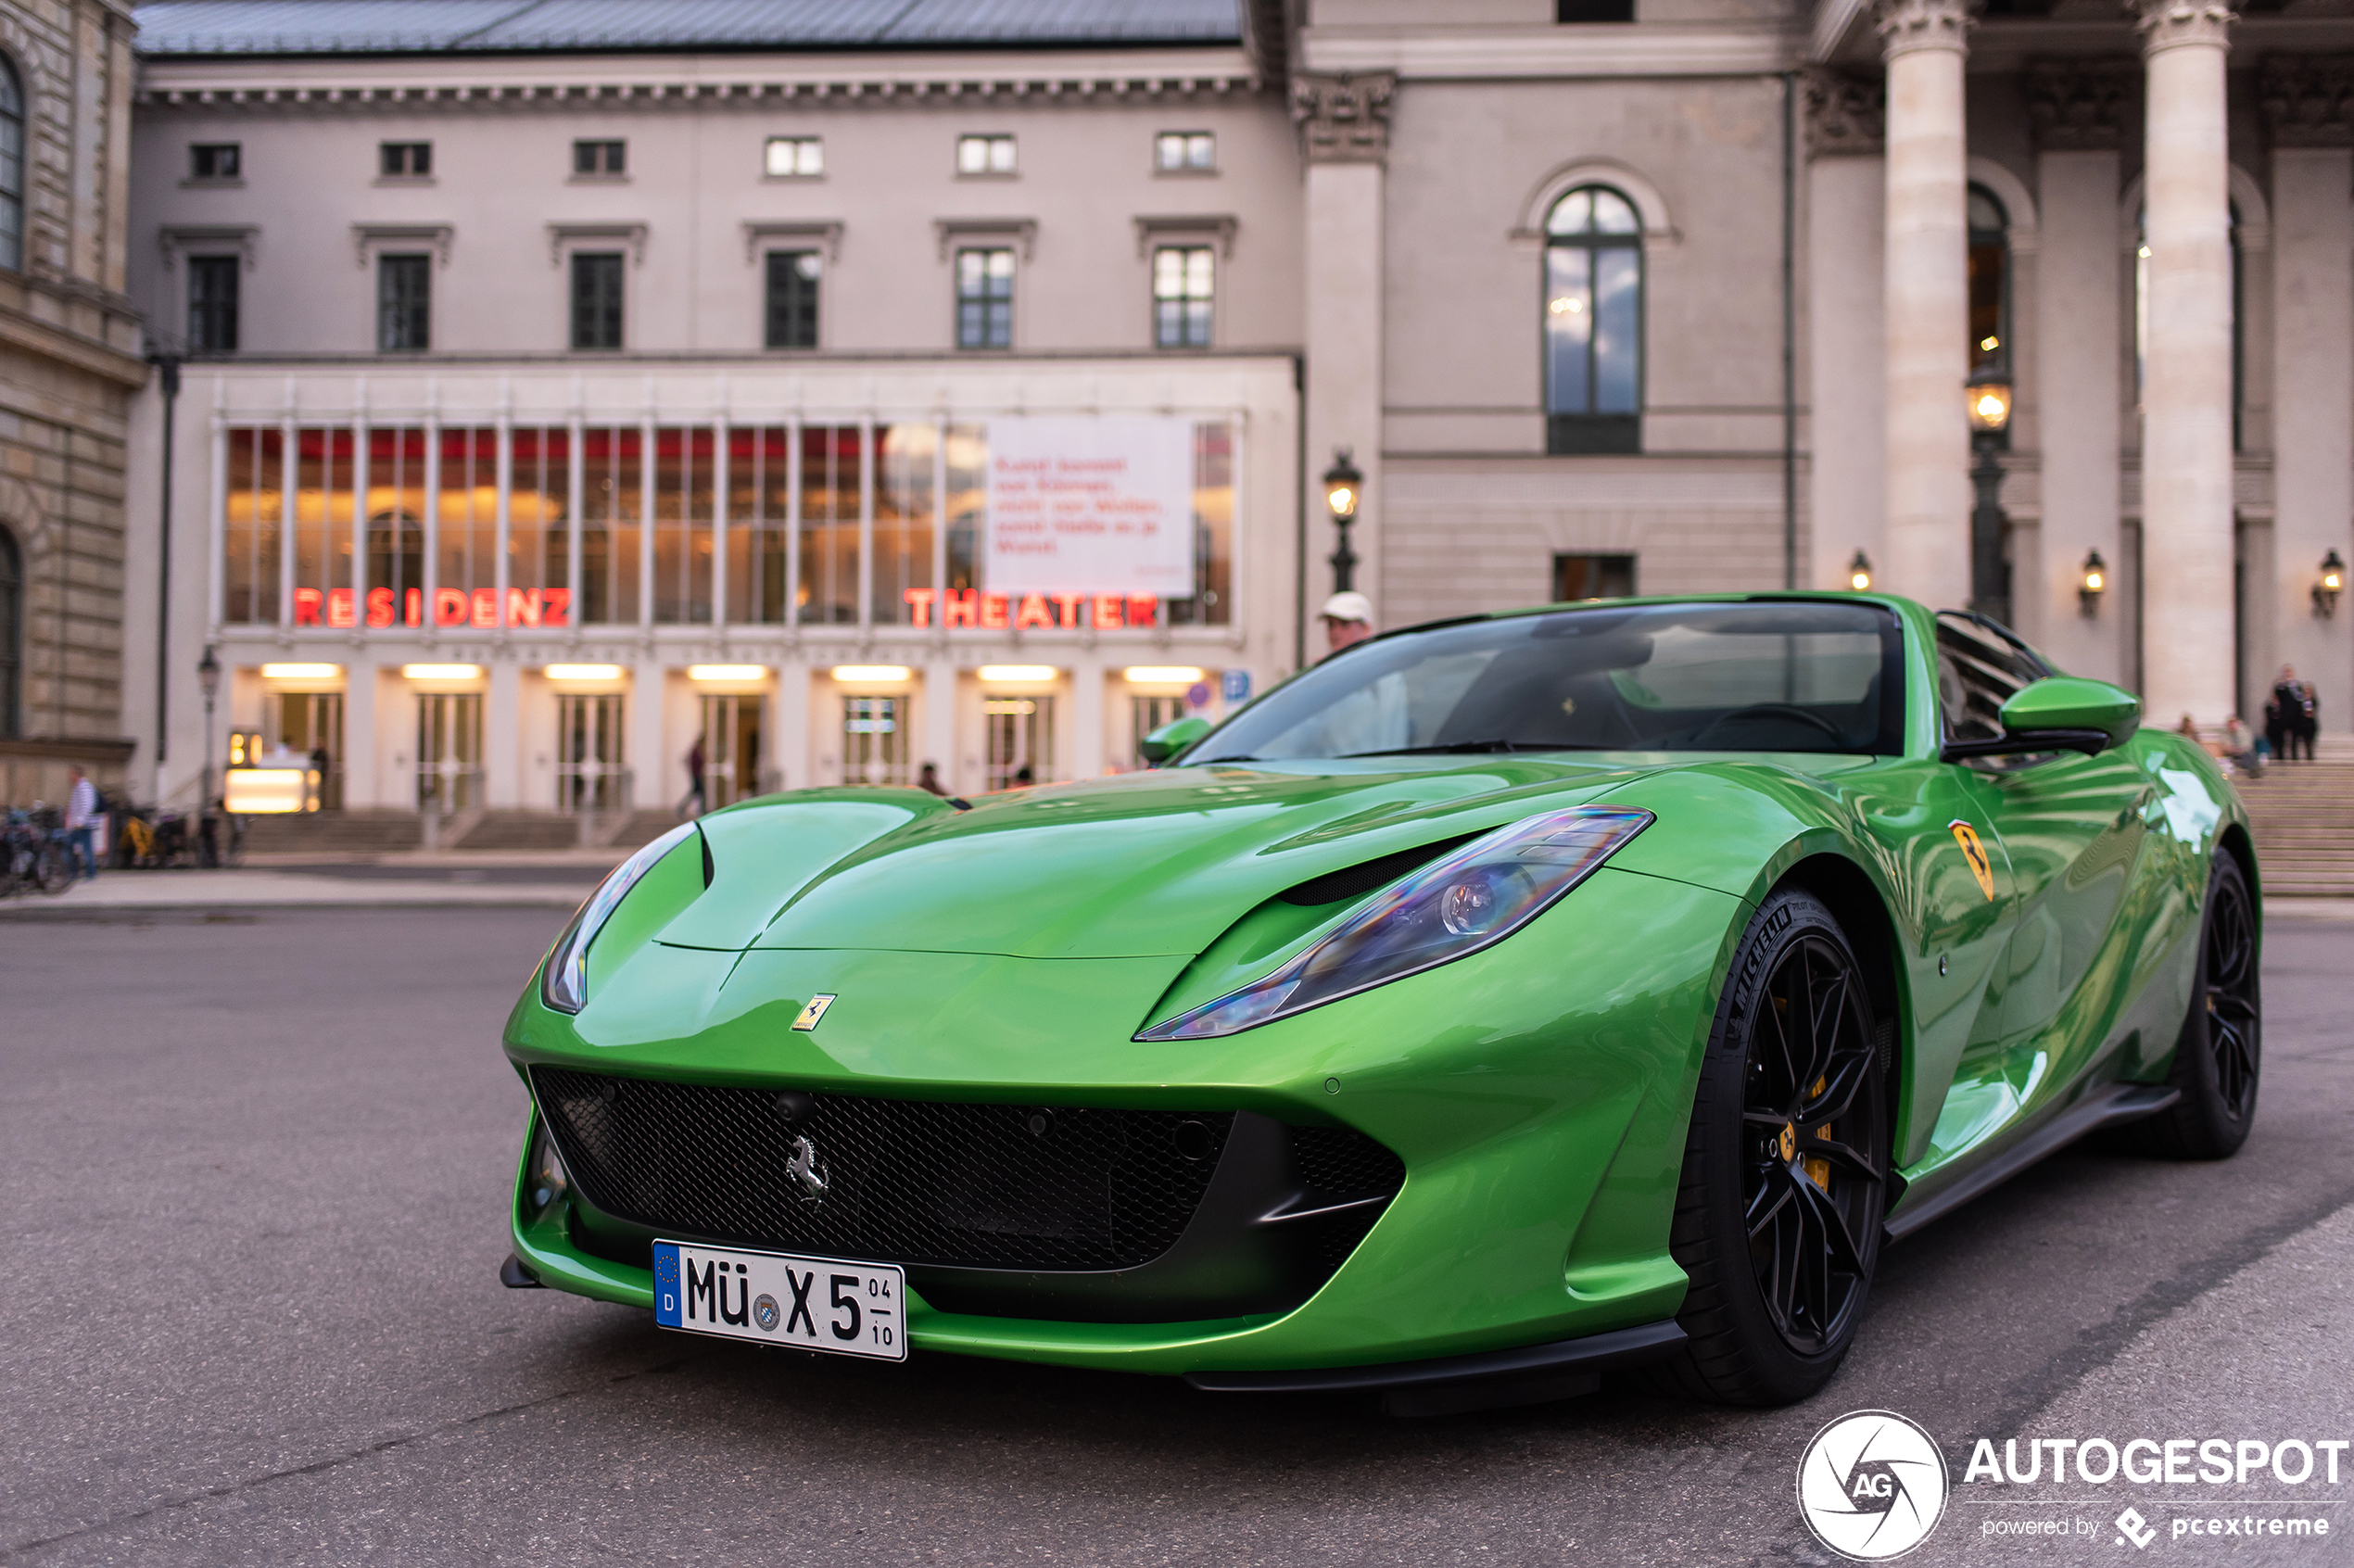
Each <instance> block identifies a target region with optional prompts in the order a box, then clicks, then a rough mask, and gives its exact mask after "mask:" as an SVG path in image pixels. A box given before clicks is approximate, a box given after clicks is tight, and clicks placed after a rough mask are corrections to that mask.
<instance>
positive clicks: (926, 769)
mask: <svg viewBox="0 0 2354 1568" xmlns="http://www.w3.org/2000/svg"><path fill="white" fill-rule="evenodd" d="M916 788H917V789H918V790H926V791H929V792H930V793H931V794H935V795H945V794H946V793H948V791H947V790H943V789H942V788H941V787H940V765H939V764H938V763H926V764H924V765H923V766H921V767H919V768H918V769H917V770H916Z"/></svg>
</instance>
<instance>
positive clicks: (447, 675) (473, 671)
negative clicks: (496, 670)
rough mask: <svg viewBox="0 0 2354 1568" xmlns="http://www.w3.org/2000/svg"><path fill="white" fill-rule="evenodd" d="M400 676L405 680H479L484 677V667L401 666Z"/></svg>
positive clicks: (453, 665) (471, 665)
mask: <svg viewBox="0 0 2354 1568" xmlns="http://www.w3.org/2000/svg"><path fill="white" fill-rule="evenodd" d="M400 675H401V678H402V679H404V680H478V679H480V678H481V677H482V666H481V665H480V664H403V665H401V666H400Z"/></svg>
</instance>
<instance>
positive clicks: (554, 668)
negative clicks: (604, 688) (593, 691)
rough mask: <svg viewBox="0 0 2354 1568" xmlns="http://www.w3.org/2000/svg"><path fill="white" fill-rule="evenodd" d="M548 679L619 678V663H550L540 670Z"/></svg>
mask: <svg viewBox="0 0 2354 1568" xmlns="http://www.w3.org/2000/svg"><path fill="white" fill-rule="evenodd" d="M540 673H541V674H542V675H544V676H546V677H548V678H549V679H550V680H619V679H620V678H621V666H620V665H619V664H551V665H549V666H548V667H547V668H546V669H545V670H542V671H541V672H540Z"/></svg>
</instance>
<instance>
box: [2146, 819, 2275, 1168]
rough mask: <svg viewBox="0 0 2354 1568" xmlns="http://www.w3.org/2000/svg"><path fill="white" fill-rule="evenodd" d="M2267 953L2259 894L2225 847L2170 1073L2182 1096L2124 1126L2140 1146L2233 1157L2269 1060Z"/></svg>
mask: <svg viewBox="0 0 2354 1568" xmlns="http://www.w3.org/2000/svg"><path fill="white" fill-rule="evenodd" d="M2260 958H2261V954H2260V952H2259V947H2258V943H2257V930H2256V900H2255V899H2254V898H2253V897H2252V896H2251V895H2250V894H2249V892H2248V888H2247V876H2246V873H2245V872H2243V871H2242V870H2241V869H2240V865H2239V861H2238V860H2237V859H2236V858H2235V857H2234V855H2233V854H2232V853H2231V852H2230V851H2229V850H2226V849H2222V848H2220V847H2219V848H2218V849H2217V850H2216V852H2215V869H2214V871H2213V872H2212V873H2211V874H2209V876H2208V881H2207V910H2206V913H2205V915H2204V917H2202V918H2201V919H2200V922H2199V936H2198V967H2197V969H2196V971H2195V972H2194V973H2193V975H2192V978H2191V1005H2190V1010H2189V1012H2188V1013H2186V1014H2185V1015H2184V1016H2183V1032H2182V1033H2181V1034H2180V1035H2179V1036H2177V1037H2176V1039H2175V1043H2174V1066H2173V1068H2172V1069H2171V1070H2170V1071H2169V1072H2168V1073H2167V1075H2166V1081H2167V1082H2168V1083H2169V1084H2170V1085H2171V1086H2172V1087H2174V1088H2176V1089H2179V1090H2181V1091H2182V1092H2183V1097H2182V1098H2181V1099H2179V1100H2176V1101H2175V1102H2174V1103H2173V1104H2172V1105H2171V1106H2168V1107H2167V1108H2166V1109H2164V1110H2162V1111H2160V1112H2158V1114H2157V1115H2156V1116H2153V1117H2150V1118H2148V1119H2145V1120H2143V1121H2137V1122H2135V1123H2133V1125H2132V1126H2130V1127H2127V1128H2124V1129H2122V1132H2123V1133H2124V1136H2125V1139H2126V1141H2127V1143H2128V1144H2131V1145H2132V1146H2133V1148H2135V1149H2136V1150H2138V1151H2139V1152H2141V1153H2144V1154H2152V1155H2157V1156H2158V1157H2160V1158H2163V1159H2228V1158H2229V1157H2232V1156H2233V1155H2234V1154H2237V1153H2238V1152H2239V1146H2240V1145H2241V1144H2245V1143H2246V1142H2247V1132H2248V1129H2249V1128H2250V1127H2252V1126H2253V1125H2255V1121H2256V1090H2257V1079H2258V1075H2259V1072H2260V1070H2261V1069H2262V1068H2263V1065H2264V993H2263V976H2262V974H2261V972H2260V962H2259V961H2260Z"/></svg>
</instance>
